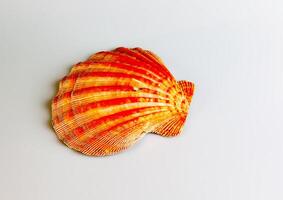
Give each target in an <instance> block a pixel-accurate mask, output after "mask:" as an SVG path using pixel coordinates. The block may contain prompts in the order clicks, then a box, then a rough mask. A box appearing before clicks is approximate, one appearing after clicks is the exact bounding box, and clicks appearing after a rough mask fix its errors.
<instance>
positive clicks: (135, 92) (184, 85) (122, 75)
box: [52, 47, 194, 156]
mask: <svg viewBox="0 0 283 200" xmlns="http://www.w3.org/2000/svg"><path fill="white" fill-rule="evenodd" d="M193 91H194V85H193V83H191V82H187V81H178V82H177V81H176V80H175V78H174V77H173V76H172V74H171V73H170V72H169V71H168V69H167V68H166V67H165V65H164V64H163V62H162V61H161V59H160V58H158V57H157V56H156V55H154V54H153V53H152V52H150V51H147V50H143V49H141V48H134V49H128V48H123V47H120V48H117V49H115V50H113V51H104V52H98V53H96V54H94V55H92V56H91V57H90V58H89V59H88V60H86V61H84V62H80V63H78V64H76V65H74V66H73V67H72V70H71V72H70V74H69V75H67V76H66V77H64V78H63V79H62V80H61V81H60V84H59V91H58V93H57V95H56V96H55V97H54V99H53V101H52V123H53V127H54V129H55V132H56V134H57V136H58V138H59V139H60V140H62V141H63V142H64V143H65V144H66V145H67V146H69V147H70V148H72V149H75V150H77V151H79V152H82V153H84V154H87V155H95V156H104V155H110V154H113V153H116V152H119V151H121V150H123V149H126V148H128V147H129V146H131V145H133V144H134V143H135V142H136V141H137V140H139V139H140V138H142V137H143V136H144V135H145V134H146V133H149V132H154V133H156V134H159V135H162V136H175V135H178V134H179V133H180V132H181V129H182V127H183V125H184V122H185V119H186V117H187V114H188V109H189V104H190V102H191V97H192V95H193Z"/></svg>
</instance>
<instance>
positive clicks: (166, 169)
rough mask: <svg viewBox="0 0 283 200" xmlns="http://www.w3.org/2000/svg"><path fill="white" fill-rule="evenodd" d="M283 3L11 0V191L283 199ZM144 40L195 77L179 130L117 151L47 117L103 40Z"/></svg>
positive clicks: (3, 17)
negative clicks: (99, 153) (73, 138)
mask: <svg viewBox="0 0 283 200" xmlns="http://www.w3.org/2000/svg"><path fill="white" fill-rule="evenodd" d="M282 13H283V3H282V1H280V0H278V1H276V0H234V1H231V0H213V1H211V0H186V1H185V0H184V1H178V0H175V1H165V0H162V1H161V0H160V1H153V0H143V1H133V0H127V1H118V0H115V1H109V0H103V1H98V0H96V1H94V0H92V1H91V0H89V1H75V0H62V1H58V0H56V1H55V0H54V1H52V0H25V1H16V0H1V1H0V61H1V65H0V69H1V73H0V90H1V98H0V124H1V135H0V158H1V161H0V162H1V163H0V199H1V200H10V199H15V200H16V199H21V200H37V199H40V200H45V199H46V200H50V199H69V200H72V199H80V200H82V199H106V200H110V199H122V200H132V199H135V200H145V199H146V200H150V199H178V200H182V199H191V200H239V199H240V200H267V199H272V200H282V199H283V172H282V169H283V147H282V143H283V136H282V135H283V128H282V124H283V104H282V103H283V28H282V26H283V15H282ZM117 46H126V47H135V46H140V47H143V48H146V49H150V50H152V51H154V52H155V53H157V54H158V55H159V56H160V57H161V58H163V60H164V62H165V63H166V64H167V66H168V68H169V69H170V71H171V72H172V73H173V74H174V75H175V77H176V78H177V79H186V80H191V81H193V82H195V84H196V93H195V96H194V98H193V102H192V105H191V113H190V117H189V118H188V120H187V123H186V127H185V130H184V132H183V134H182V135H181V136H180V137H177V138H170V139H168V138H162V137H158V136H156V135H148V136H146V137H145V138H144V139H143V140H141V141H140V142H139V143H138V144H137V145H135V146H134V147H133V148H131V149H129V150H127V151H125V152H123V153H120V154H117V155H115V156H111V157H105V158H95V157H87V156H83V155H81V154H78V153H76V152H74V151H72V150H70V149H68V148H67V147H66V146H64V145H63V144H61V143H60V142H58V141H57V139H56V137H55V134H54V132H53V130H52V129H51V128H50V127H49V126H48V120H49V118H50V112H49V110H50V107H49V100H50V99H51V98H52V97H53V95H54V94H55V92H56V89H57V88H55V84H56V83H57V81H58V80H59V79H60V78H62V77H63V76H64V75H65V74H66V73H67V72H68V70H69V69H70V66H71V65H72V64H74V63H76V62H78V61H81V60H84V59H86V58H87V57H88V56H89V55H90V54H92V53H94V52H96V51H100V50H110V49H112V48H115V47H117Z"/></svg>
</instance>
